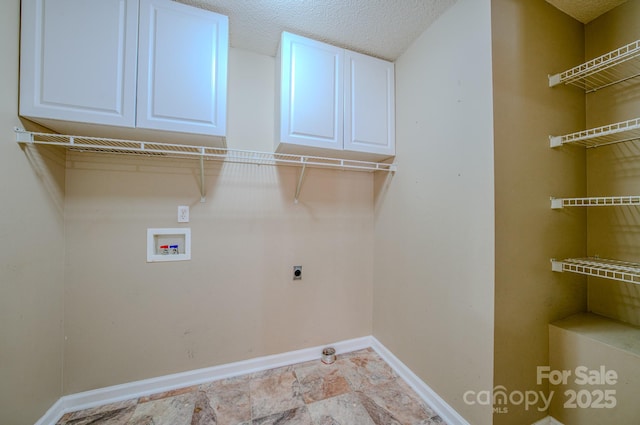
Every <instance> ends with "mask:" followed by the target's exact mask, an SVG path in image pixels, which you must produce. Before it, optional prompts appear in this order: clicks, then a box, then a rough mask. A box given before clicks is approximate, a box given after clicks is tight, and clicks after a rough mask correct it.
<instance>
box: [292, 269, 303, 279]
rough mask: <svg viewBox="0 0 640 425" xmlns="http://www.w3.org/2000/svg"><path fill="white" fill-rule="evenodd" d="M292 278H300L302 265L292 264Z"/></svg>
mask: <svg viewBox="0 0 640 425" xmlns="http://www.w3.org/2000/svg"><path fill="white" fill-rule="evenodd" d="M293 280H302V266H293Z"/></svg>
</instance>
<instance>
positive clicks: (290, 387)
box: [250, 367, 304, 419]
mask: <svg viewBox="0 0 640 425" xmlns="http://www.w3.org/2000/svg"><path fill="white" fill-rule="evenodd" d="M250 391H251V417H252V418H253V419H256V418H262V417H265V416H269V415H273V414H275V413H281V412H284V411H287V410H291V409H295V408H296V407H302V406H304V400H303V399H302V395H301V393H300V384H299V383H298V380H297V379H296V376H295V374H294V372H293V368H291V367H287V368H280V369H275V370H273V371H272V372H269V373H261V374H259V375H257V376H256V377H255V378H253V379H251V382H250Z"/></svg>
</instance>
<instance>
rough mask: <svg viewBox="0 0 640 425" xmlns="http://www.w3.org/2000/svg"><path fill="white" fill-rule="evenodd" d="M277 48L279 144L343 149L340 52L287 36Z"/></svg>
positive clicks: (314, 42)
mask: <svg viewBox="0 0 640 425" xmlns="http://www.w3.org/2000/svg"><path fill="white" fill-rule="evenodd" d="M280 49H281V58H282V61H281V65H280V66H281V68H280V72H281V79H280V84H281V87H280V89H281V98H280V102H281V107H280V111H281V117H280V118H281V126H280V141H282V142H286V143H291V144H296V145H302V146H312V147H316V148H327V149H339V150H342V146H343V133H342V128H343V116H344V115H343V112H342V108H343V106H342V105H343V96H344V89H343V88H344V79H343V76H342V74H343V72H344V71H343V63H344V55H343V53H342V49H339V48H337V47H334V46H330V45H328V44H325V43H320V42H318V41H315V40H310V39H308V38H304V37H299V36H297V35H293V34H288V33H284V35H283V37H282V44H281V46H280Z"/></svg>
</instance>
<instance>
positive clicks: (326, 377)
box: [295, 362, 351, 403]
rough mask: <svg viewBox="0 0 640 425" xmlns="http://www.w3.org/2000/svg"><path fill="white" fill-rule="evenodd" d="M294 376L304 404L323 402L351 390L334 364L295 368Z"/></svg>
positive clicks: (316, 363) (319, 363) (316, 364)
mask: <svg viewBox="0 0 640 425" xmlns="http://www.w3.org/2000/svg"><path fill="white" fill-rule="evenodd" d="M295 374H296V377H297V378H298V382H299V383H300V392H301V393H302V398H303V399H304V401H305V403H313V402H315V401H320V400H325V399H327V398H331V397H335V396H338V395H341V394H345V393H348V392H349V391H350V390H351V387H349V383H348V382H347V380H346V379H345V378H344V377H343V376H342V374H341V373H340V370H339V369H338V367H337V366H336V365H335V364H332V365H327V364H324V363H322V362H315V363H314V364H311V365H307V366H305V367H299V368H295Z"/></svg>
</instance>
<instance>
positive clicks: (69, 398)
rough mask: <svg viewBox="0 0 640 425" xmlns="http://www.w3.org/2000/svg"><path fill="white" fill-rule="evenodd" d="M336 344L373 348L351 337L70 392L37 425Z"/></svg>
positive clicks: (309, 355) (282, 362) (296, 359)
mask: <svg viewBox="0 0 640 425" xmlns="http://www.w3.org/2000/svg"><path fill="white" fill-rule="evenodd" d="M327 346H332V347H333V348H335V349H336V353H338V354H340V353H348V352H351V351H356V350H362V349H364V348H369V347H371V337H370V336H365V337H361V338H355V339H350V340H346V341H341V342H337V343H334V344H327V345H323V346H318V347H311V348H305V349H302V350H296V351H289V352H286V353H282V354H274V355H271V356H264V357H258V358H255V359H249V360H243V361H239V362H234V363H227V364H223V365H220V366H213V367H208V368H204V369H196V370H191V371H187V372H181V373H175V374H171V375H165V376H160V377H157V378H151V379H144V380H141V381H135V382H129V383H127V384H121V385H114V386H111V387H105V388H99V389H96V390H91V391H85V392H81V393H76V394H70V395H66V396H63V397H61V398H60V399H59V400H58V401H57V402H56V403H55V404H54V405H53V406H51V408H50V409H49V410H48V411H47V413H45V415H44V416H43V417H42V418H40V420H38V422H36V423H35V425H55V423H56V422H57V421H58V420H59V419H60V418H61V417H62V415H64V414H65V413H68V412H74V411H76V410H83V409H89V408H91V407H96V406H100V405H103V404H109V403H116V402H119V401H124V400H130V399H133V398H138V397H144V396H148V395H151V394H156V393H161V392H165V391H171V390H175V389H178V388H184V387H190V386H193V385H200V384H204V383H205V382H211V381H217V380H220V379H225V378H231V377H234V376H240V375H244V374H247V373H253V372H260V371H263V370H267V369H273V368H277V367H281V366H289V365H292V364H296V363H302V362H306V361H310V360H314V359H319V358H320V356H321V353H322V348H324V347H327Z"/></svg>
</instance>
